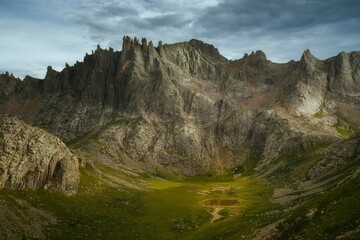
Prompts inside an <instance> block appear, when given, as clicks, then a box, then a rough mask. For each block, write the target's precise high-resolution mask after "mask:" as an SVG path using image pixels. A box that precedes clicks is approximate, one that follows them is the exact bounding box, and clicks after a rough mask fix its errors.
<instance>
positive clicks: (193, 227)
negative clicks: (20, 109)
mask: <svg viewBox="0 0 360 240" xmlns="http://www.w3.org/2000/svg"><path fill="white" fill-rule="evenodd" d="M106 171H107V172H106ZM102 172H103V173H104V172H106V173H107V175H106V176H105V175H104V174H103V176H102V177H100V176H97V175H96V174H94V173H93V172H91V171H90V170H88V169H86V168H83V169H82V173H81V187H80V190H79V193H78V194H76V195H75V196H71V197H66V196H64V195H62V194H60V193H57V192H53V191H51V192H48V191H45V190H40V191H32V190H23V191H15V190H8V189H4V190H2V192H1V195H0V203H1V202H2V203H4V202H5V203H8V206H12V208H13V211H17V212H18V214H20V216H21V217H22V218H23V222H22V225H23V229H24V228H25V229H26V228H36V227H37V226H36V224H37V223H38V222H39V221H40V220H39V219H41V218H46V216H47V215H50V216H52V218H53V220H52V221H47V223H46V224H43V225H45V227H44V230H43V234H44V235H43V237H45V238H46V239H265V237H266V236H270V235H269V234H270V233H271V234H272V235H271V238H270V239H274V238H275V237H276V239H277V238H278V239H294V238H295V236H297V237H298V239H335V237H336V236H338V237H340V238H338V239H359V238H358V237H359V236H360V235H359V234H360V231H359V226H360V224H359V223H360V217H359V212H360V201H359V199H360V196H359V191H358V189H359V188H360V180H359V177H355V178H353V179H351V180H349V181H347V182H346V183H344V184H343V185H340V186H339V187H335V188H333V189H332V190H330V191H328V192H326V193H322V194H318V195H316V196H315V197H313V198H310V199H309V200H307V201H304V202H303V203H301V204H298V205H296V206H295V207H294V206H293V207H290V208H285V207H284V206H282V205H280V204H275V203H272V201H271V197H272V194H273V190H274V189H273V187H271V186H270V185H269V184H268V183H267V182H266V181H265V180H262V179H260V178H258V179H255V178H239V179H233V178H231V177H214V178H211V177H194V178H187V179H182V180H165V179H160V178H156V177H151V176H141V175H137V174H133V175H131V174H132V173H130V172H129V173H130V174H128V175H126V174H125V175H124V174H122V175H121V177H122V179H120V177H119V176H120V175H118V176H117V175H116V174H118V173H117V172H116V171H113V170H111V169H108V168H106V167H104V166H102ZM109 176H112V177H109ZM120 180H121V181H123V182H121V181H120ZM119 182H121V183H122V185H119V184H115V183H119ZM130 183H131V184H130ZM126 186H127V187H126ZM223 203H224V205H222V204H223ZM227 203H229V205H227ZM232 204H235V205H232ZM209 205H210V206H209ZM29 206H31V207H30V209H31V211H32V213H34V214H29V210H27V212H25V211H24V213H23V214H22V213H21V212H22V211H21V209H24V210H25V208H26V209H29ZM21 214H22V215H21ZM40 222H41V221H40ZM23 229H18V231H19V232H21V231H23ZM12 231H17V230H16V228H13V230H12ZM7 234H9V233H7ZM17 236H19V235H17ZM33 236H35V237H36V235H33ZM35 237H33V238H35ZM0 239H9V238H8V236H7V235H6V233H1V232H0ZM23 239H32V237H29V236H28V235H26V234H24V236H23Z"/></svg>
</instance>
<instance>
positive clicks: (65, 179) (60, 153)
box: [0, 117, 79, 195]
mask: <svg viewBox="0 0 360 240" xmlns="http://www.w3.org/2000/svg"><path fill="white" fill-rule="evenodd" d="M78 185H79V163H78V159H77V158H76V157H75V156H74V155H73V154H72V153H71V152H70V151H69V149H68V148H67V147H66V146H65V144H64V143H63V142H61V140H59V139H58V138H56V137H54V136H52V135H51V134H49V133H47V132H45V131H44V130H42V129H39V128H37V127H31V126H29V125H27V124H26V123H24V122H22V121H20V120H18V119H16V118H11V117H1V118H0V189H1V188H4V187H6V188H14V189H25V188H30V189H38V188H43V187H45V188H49V187H51V188H55V189H57V190H59V191H61V192H63V193H65V194H67V195H71V194H74V193H76V192H77V188H78Z"/></svg>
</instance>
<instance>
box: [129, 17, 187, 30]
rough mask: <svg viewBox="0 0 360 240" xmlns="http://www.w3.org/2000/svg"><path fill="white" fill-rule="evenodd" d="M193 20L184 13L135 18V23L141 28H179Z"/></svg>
mask: <svg viewBox="0 0 360 240" xmlns="http://www.w3.org/2000/svg"><path fill="white" fill-rule="evenodd" d="M192 21H193V20H192V19H189V18H188V17H186V16H184V15H182V14H165V15H161V16H155V17H146V18H141V19H135V21H134V25H135V26H137V27H139V28H140V29H149V28H152V29H156V28H162V27H166V28H175V29H179V28H182V27H184V26H185V25H187V24H189V23H191V22H192Z"/></svg>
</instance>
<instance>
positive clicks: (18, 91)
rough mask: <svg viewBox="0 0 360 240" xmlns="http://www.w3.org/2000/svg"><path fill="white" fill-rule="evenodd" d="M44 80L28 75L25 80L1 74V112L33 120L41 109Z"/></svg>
mask: <svg viewBox="0 0 360 240" xmlns="http://www.w3.org/2000/svg"><path fill="white" fill-rule="evenodd" d="M43 83H44V82H43V81H42V80H40V79H36V78H32V77H30V76H26V77H25V78H24V80H22V81H21V80H20V79H18V78H15V77H14V76H12V75H9V74H8V73H5V74H0V112H1V113H6V114H11V115H13V116H16V117H19V118H21V119H23V120H24V121H26V122H29V123H30V122H32V120H33V118H34V116H35V115H36V114H37V113H38V111H39V109H40V103H41V100H42V96H43V92H44V89H43Z"/></svg>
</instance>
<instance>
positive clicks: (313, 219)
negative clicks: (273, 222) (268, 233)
mask: <svg viewBox="0 0 360 240" xmlns="http://www.w3.org/2000/svg"><path fill="white" fill-rule="evenodd" d="M359 189H360V176H356V177H354V178H352V179H350V180H349V181H347V182H346V183H343V184H341V185H338V186H337V187H335V188H333V189H331V190H329V191H328V192H325V193H323V194H320V195H319V196H316V197H314V198H313V199H311V200H310V201H308V202H306V203H304V204H303V205H302V206H300V207H299V208H297V209H296V210H295V211H293V212H291V213H290V214H289V216H288V217H287V218H286V220H285V221H284V222H283V223H282V224H281V225H280V226H279V229H280V230H281V231H282V232H283V234H282V235H281V237H280V238H279V239H360V192H359Z"/></svg>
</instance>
